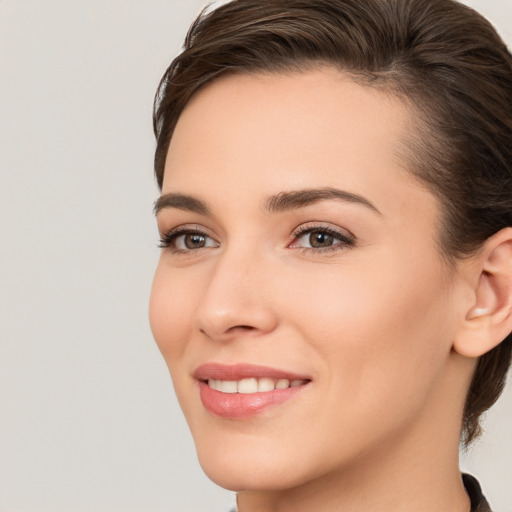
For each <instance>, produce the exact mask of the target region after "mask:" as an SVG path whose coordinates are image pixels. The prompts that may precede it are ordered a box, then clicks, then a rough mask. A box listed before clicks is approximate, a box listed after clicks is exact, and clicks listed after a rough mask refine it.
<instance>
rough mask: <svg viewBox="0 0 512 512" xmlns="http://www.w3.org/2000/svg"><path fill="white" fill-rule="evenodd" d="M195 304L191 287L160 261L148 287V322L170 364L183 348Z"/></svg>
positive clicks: (169, 364)
mask: <svg viewBox="0 0 512 512" xmlns="http://www.w3.org/2000/svg"><path fill="white" fill-rule="evenodd" d="M194 304H195V298H194V293H193V287H191V286H189V287H187V286H184V284H183V283H182V281H181V280H179V279H176V278H175V275H174V273H173V272H171V271H169V269H166V267H165V265H164V264H163V263H162V262H160V263H159V265H158V267H157V269H156V272H155V277H154V279H153V285H152V288H151V297H150V302H149V322H150V325H151V331H152V332H153V337H154V338H155V341H156V343H157V345H158V348H159V349H160V352H161V353H162V355H163V356H164V359H165V361H166V363H167V365H168V366H169V367H170V366H171V365H172V363H173V362H174V361H176V360H177V359H179V358H180V357H181V356H182V354H183V351H184V350H185V347H186V341H187V339H188V333H189V332H190V329H191V320H190V319H191V317H192V311H193V308H194Z"/></svg>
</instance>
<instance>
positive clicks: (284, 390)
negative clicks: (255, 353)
mask: <svg viewBox="0 0 512 512" xmlns="http://www.w3.org/2000/svg"><path fill="white" fill-rule="evenodd" d="M194 377H195V379H196V381H197V382H198V383H199V395H200V398H201V402H202V404H203V406H204V407H205V409H206V410H207V411H208V412H209V413H211V414H213V415H214V416H217V417H221V418H224V419H229V420H246V419H249V418H252V417H254V416H256V415H260V414H262V413H263V412H265V411H267V410H268V409H269V408H272V409H274V408H275V407H277V406H279V405H280V404H283V403H284V402H287V401H288V400H291V399H292V398H294V397H295V396H297V395H298V394H301V393H302V392H303V391H305V390H306V389H308V388H310V384H312V380H311V379H310V378H307V377H306V376H305V375H297V374H294V373H290V372H287V371H283V370H277V369H273V368H269V367H265V366H255V365H248V364H237V365H223V364H217V363H208V364H205V365H202V366H200V367H199V368H197V369H196V371H195V372H194Z"/></svg>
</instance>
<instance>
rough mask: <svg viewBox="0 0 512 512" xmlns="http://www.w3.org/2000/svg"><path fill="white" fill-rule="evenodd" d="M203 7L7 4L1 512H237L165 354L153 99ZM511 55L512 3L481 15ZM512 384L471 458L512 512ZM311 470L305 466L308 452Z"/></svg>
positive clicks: (0, 245) (1, 10)
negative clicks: (151, 303)
mask: <svg viewBox="0 0 512 512" xmlns="http://www.w3.org/2000/svg"><path fill="white" fill-rule="evenodd" d="M204 3H205V2H203V1H202V0H201V1H200V0H196V1H185V0H149V1H142V0H0V171H1V175H0V511H1V512H43V511H45V512H113V511H119V512H121V511H122V512H132V511H133V512H135V511H137V512H161V511H167V512H174V511H176V512H178V511H179V512H197V511H208V512H225V511H226V510H227V509H228V507H229V504H230V503H232V502H233V496H232V495H231V493H228V492H227V491H224V490H222V489H219V488H217V487H216V486H215V485H214V484H212V483H211V482H209V480H207V478H206V477H204V476H203V474H202V472H201V470H200V468H199V465H198V463H197V462H196V457H195V452H194V448H193V443H192V441H191V438H190V435H189V433H188V430H187V427H186V424H185V421H184V420H183V418H182V415H181V412H180V411H179V408H178V406H177V403H176V400H175V398H174V396H173V392H172V386H171V382H170V379H169V376H168V373H167V368H166V366H165V364H164V362H163V360H162V358H161V356H160V354H159V353H158V351H157V349H156V346H155V344H154V342H153V340H152V337H151V333H150V330H149V326H148V321H147V309H148V306H147V304H148V296H149V290H150V284H151V279H152V273H153V270H154V267H155V264H156V261H157V256H158V250H157V247H156V245H157V232H156V226H155V221H154V219H153V216H152V205H153V201H154V200H155V198H156V197H157V194H158V191H157V188H156V186H155V183H154V180H153V176H152V159H153V150H154V141H153V135H152V131H151V108H152V100H153V94H154V91H155V88H156V85H157V83H158V81H159V78H160V76H161V74H162V73H163V71H164V69H165V68H166V67H167V65H168V64H169V62H170V60H171V59H172V57H173V56H174V55H175V54H176V53H177V52H178V51H179V48H180V46H181V43H182V40H183V38H184V36H185V33H186V30H187V28H188V25H189V24H190V22H191V21H192V20H193V18H194V16H195V15H196V14H197V13H198V12H199V10H200V8H201V7H202V6H203V5H204ZM467 3H468V4H470V5H472V6H474V7H476V8H477V9H479V10H481V12H483V13H485V14H486V15H487V16H488V17H489V18H490V19H491V20H492V21H493V22H494V23H495V25H496V26H497V27H498V28H499V30H500V31H501V33H502V35H503V36H504V37H505V38H506V39H507V41H508V42H509V44H511V43H512V0H472V1H469V0H468V1H467ZM511 406H512V386H511V385H509V386H508V388H507V392H506V393H505V395H504V396H503V397H502V398H501V399H500V401H499V402H498V404H497V405H496V406H495V408H494V409H493V411H492V412H491V413H489V415H488V417H487V422H486V431H487V434H486V435H485V437H484V438H483V439H482V440H481V441H480V442H479V444H478V445H477V446H476V447H475V448H474V449H473V450H472V451H471V452H470V453H468V454H466V455H465V456H463V460H462V467H463V468H464V469H466V470H468V471H470V472H472V473H474V474H476V475H477V476H478V477H479V479H480V480H481V483H482V485H483V487H484V489H485V492H486V494H487V495H488V497H489V499H490V501H491V503H492V504H493V505H494V511H495V512H512V490H511V488H510V484H511V482H512V439H511V432H512V407H511ZM297 456H298V458H300V453H298V454H297Z"/></svg>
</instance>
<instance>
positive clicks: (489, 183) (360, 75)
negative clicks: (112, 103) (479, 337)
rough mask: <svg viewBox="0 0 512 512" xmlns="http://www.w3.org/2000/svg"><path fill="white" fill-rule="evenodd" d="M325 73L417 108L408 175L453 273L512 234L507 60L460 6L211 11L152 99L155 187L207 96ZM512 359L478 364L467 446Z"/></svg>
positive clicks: (511, 69)
mask: <svg viewBox="0 0 512 512" xmlns="http://www.w3.org/2000/svg"><path fill="white" fill-rule="evenodd" d="M322 64H327V65H330V66H333V67H335V68H337V69H339V70H341V71H342V72H344V73H348V74H349V75H350V76H351V77H352V78H353V79H354V80H356V81H357V82H359V83H363V84H365V85H367V86H370V87H375V88H378V89H381V90H386V91H390V92H392V93H395V94H397V95H398V96H399V97H400V98H402V99H403V100H404V101H405V102H406V103H407V104H409V105H411V106H412V107H413V109H414V112H415V121H416V124H417V125H418V126H419V131H418V132H417V133H416V136H413V137H411V138H410V141H409V149H410V150H412V151H409V152H408V154H409V160H410V170H411V172H412V173H413V174H415V175H416V176H417V177H419V178H420V179H421V180H423V182H424V183H426V184H427V185H428V186H429V187H430V189H431V190H432V191H433V192H434V193H435V195H436V196H437V197H438V199H439V200H440V203H441V206H442V208H443V220H442V223H441V224H442V225H441V230H440V237H439V243H440V246H441V248H442V252H443V254H444V255H445V256H447V258H448V260H449V261H452V262H453V261H455V259H456V258H460V257H463V256H465V255H468V254H471V253H472V252H473V251H475V250H476V249H478V247H479V246H481V244H482V243H483V242H484V241H485V240H486V239H487V238H488V237H490V236H491V235H493V234H494V233H496V232H497V231H499V230H500V229H502V228H504V227H507V226H512V56H511V54H510V52H509V51H508V49H507V47H506V45H505V44H504V42H503V41H502V40H501V39H500V37H499V36H498V34H497V33H496V31H495V30H494V28H493V27H492V26H491V24H490V23H489V22H488V21H487V20H485V19H484V18H483V17H482V16H480V15H479V14H478V13H476V12H475V11H473V10H472V9H470V8H469V7H466V6H464V5H462V4H460V3H458V2H456V1H454V0H234V1H232V2H230V3H228V4H225V5H223V6H221V7H219V8H217V9H215V10H213V11H211V12H207V11H204V12H203V13H202V14H201V15H200V16H199V17H198V18H197V19H196V21H195V22H194V23H193V25H192V26H191V28H190V30H189V32H188V35H187V37H186V40H185V45H184V50H183V52H182V53H181V54H180V55H179V56H178V57H177V58H176V59H175V60H174V61H173V62H172V63H171V65H170V66H169V68H168V69H167V71H166V72H165V74H164V76H163V78H162V80H161V82H160V85H159V87H158V91H157V94H156V97H155V108H154V117H153V121H154V130H155V135H156V138H157V147H156V152H155V173H156V178H157V181H158V184H159V186H160V187H161V186H162V182H163V174H164V166H165V159H166V156H167V151H168V148H169V144H170V140H171V137H172V134H173V131H174V128H175V126H176V123H177V121H178V118H179V116H180V114H181V112H182V111H183V109H184V107H185V105H186V104H187V102H188V101H189V100H190V98H191V97H192V96H193V95H194V94H195V93H196V92H197V91H198V90H199V89H200V88H201V87H203V86H204V85H205V84H207V83H209V82H211V81H212V80H215V79H216V78H218V77H219V76H221V75H225V74H227V73H246V74H247V73H258V72H286V71H290V70H292V71H293V70H297V71H300V70H305V69H308V68H311V67H314V66H318V65H322ZM511 353H512V335H509V336H508V337H507V338H506V339H505V340H504V341H503V342H502V343H501V344H500V345H499V346H497V347H496V348H495V349H493V350H492V351H490V352H489V353H487V354H485V355H484V356H482V357H481V358H480V360H479V362H478V365H477V368H476V370H475V374H474V376H473V380H472V384H471V387H470V389H469V392H468V396H467V400H466V405H465V411H464V418H463V425H462V439H463V440H464V442H465V443H466V444H469V442H471V441H472V440H473V439H474V438H475V437H476V436H477V435H478V434H479V432H480V425H479V418H480V416H481V414H482V413H483V412H484V411H485V410H487V409H488V408H489V407H490V406H491V405H493V403H494V402H495V401H496V400H497V399H498V397H499V395H500V393H501V392H502V390H503V388H504V385H505V379H506V374H507V370H508V367H509V365H510V361H511Z"/></svg>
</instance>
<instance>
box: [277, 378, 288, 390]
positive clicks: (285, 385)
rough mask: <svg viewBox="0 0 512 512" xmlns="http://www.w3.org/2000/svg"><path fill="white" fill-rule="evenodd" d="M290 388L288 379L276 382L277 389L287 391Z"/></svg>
mask: <svg viewBox="0 0 512 512" xmlns="http://www.w3.org/2000/svg"><path fill="white" fill-rule="evenodd" d="M289 387H290V381H289V380H288V379H279V380H278V381H277V382H276V389H286V388H289Z"/></svg>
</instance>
